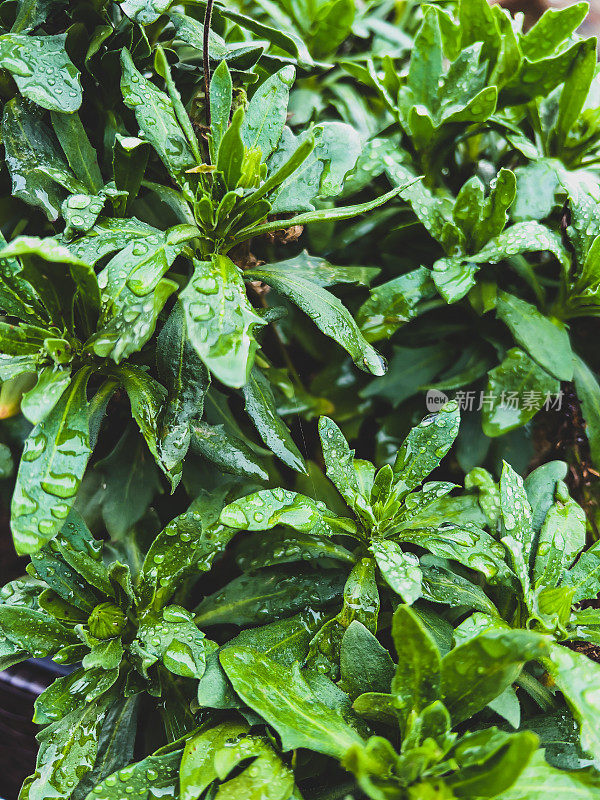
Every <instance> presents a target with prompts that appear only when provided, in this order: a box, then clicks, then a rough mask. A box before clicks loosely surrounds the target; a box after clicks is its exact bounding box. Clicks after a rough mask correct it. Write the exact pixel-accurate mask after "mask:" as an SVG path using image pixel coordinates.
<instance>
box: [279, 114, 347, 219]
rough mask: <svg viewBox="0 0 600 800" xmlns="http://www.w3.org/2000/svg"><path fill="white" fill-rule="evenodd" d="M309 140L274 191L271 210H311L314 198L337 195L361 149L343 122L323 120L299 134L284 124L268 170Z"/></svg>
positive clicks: (313, 207) (280, 164) (280, 166)
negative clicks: (310, 144)
mask: <svg viewBox="0 0 600 800" xmlns="http://www.w3.org/2000/svg"><path fill="white" fill-rule="evenodd" d="M309 139H312V140H313V141H314V147H313V149H312V152H311V153H310V154H309V155H308V156H307V157H306V158H305V160H304V161H303V162H302V164H301V166H300V167H298V169H296V170H295V171H294V172H293V173H292V174H291V175H290V177H289V178H287V180H285V181H284V182H283V184H282V185H281V188H280V189H278V190H277V192H276V199H275V200H274V202H273V212H276V213H281V212H292V211H295V212H302V211H307V212H310V211H314V210H315V204H314V200H315V198H317V197H335V196H336V195H338V194H339V193H340V192H341V190H342V187H343V184H344V178H345V176H346V175H347V174H348V173H349V172H350V171H351V170H352V169H353V168H354V166H355V164H356V161H357V159H358V156H359V155H360V152H361V146H362V141H361V138H360V135H359V134H358V133H357V131H355V130H354V128H352V127H351V126H350V125H346V124H345V123H343V122H324V123H322V124H320V125H317V126H315V127H314V128H312V129H310V130H309V131H307V132H306V133H302V134H300V135H299V136H294V134H293V133H292V132H291V130H290V129H289V128H288V127H285V128H284V129H283V135H282V137H281V142H280V145H279V148H278V149H277V150H276V151H275V152H274V153H273V155H272V157H271V159H270V161H269V171H270V173H271V174H273V173H275V171H276V170H278V169H280V168H282V167H283V165H284V164H285V163H286V162H287V161H288V159H290V158H291V157H292V155H293V153H294V152H296V151H297V149H298V148H299V147H300V146H301V145H302V144H303V143H305V142H307V141H308V140H309Z"/></svg>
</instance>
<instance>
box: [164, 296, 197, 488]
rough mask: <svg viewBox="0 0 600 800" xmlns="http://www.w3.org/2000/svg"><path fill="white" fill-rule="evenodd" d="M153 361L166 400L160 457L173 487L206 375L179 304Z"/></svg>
mask: <svg viewBox="0 0 600 800" xmlns="http://www.w3.org/2000/svg"><path fill="white" fill-rule="evenodd" d="M156 363H157V368H158V374H159V377H160V379H161V382H162V383H163V385H164V386H165V388H166V389H167V393H168V395H167V402H166V405H165V407H164V409H163V411H162V415H161V427H162V431H161V433H162V435H161V440H160V445H159V450H160V455H161V460H162V462H163V463H164V465H165V468H166V471H167V476H168V477H169V478H170V480H171V485H172V487H173V489H175V487H176V486H177V485H178V483H179V480H180V477H181V469H182V462H183V459H184V458H185V456H186V454H187V451H188V447H189V444H190V438H191V430H190V422H191V421H192V420H194V419H200V418H201V417H202V413H203V411H204V397H205V395H206V392H207V391H208V386H209V383H210V377H209V374H208V371H207V369H206V367H205V366H204V363H203V362H202V361H201V360H200V358H199V357H198V354H197V353H196V351H195V350H194V348H193V347H192V345H191V342H190V340H189V335H188V330H187V325H186V319H185V315H184V312H183V308H182V306H181V304H179V303H176V304H175V306H174V307H173V310H172V311H171V314H170V316H169V318H168V320H167V322H166V323H165V325H164V326H163V329H162V331H161V332H160V334H159V336H158V339H157V343H156Z"/></svg>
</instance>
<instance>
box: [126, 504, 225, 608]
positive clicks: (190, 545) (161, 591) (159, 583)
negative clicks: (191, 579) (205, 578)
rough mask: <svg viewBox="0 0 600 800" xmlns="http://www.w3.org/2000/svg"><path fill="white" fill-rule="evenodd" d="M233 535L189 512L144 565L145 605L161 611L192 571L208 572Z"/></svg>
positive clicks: (154, 547) (162, 538) (142, 599)
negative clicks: (206, 523) (205, 522)
mask: <svg viewBox="0 0 600 800" xmlns="http://www.w3.org/2000/svg"><path fill="white" fill-rule="evenodd" d="M232 536H233V532H232V531H230V530H227V529H224V528H223V526H222V525H212V526H211V525H205V526H203V524H202V515H201V514H200V513H199V512H197V511H193V510H190V511H187V512H184V513H183V514H180V515H179V516H178V517H175V519H174V520H172V521H171V522H169V524H168V525H167V526H166V527H165V528H164V529H163V530H162V531H161V532H160V533H159V534H158V536H157V537H156V538H155V539H154V541H153V542H152V544H151V545H150V549H149V550H148V553H147V554H146V557H145V558H144V562H143V564H142V567H141V570H140V575H139V584H138V594H139V597H140V603H141V604H142V605H144V606H148V607H150V606H152V607H154V608H160V607H161V606H162V605H164V603H165V602H166V601H167V600H168V599H169V598H170V597H171V596H172V595H173V594H174V593H175V591H176V589H177V588H178V586H179V584H180V583H181V582H182V581H183V579H184V578H185V577H186V576H187V575H189V574H190V573H191V572H192V571H197V572H208V570H209V569H210V567H211V565H212V562H213V560H214V559H215V557H216V556H217V555H218V553H220V552H221V551H222V550H224V549H225V546H226V545H227V543H228V542H229V540H230V539H231V537H232Z"/></svg>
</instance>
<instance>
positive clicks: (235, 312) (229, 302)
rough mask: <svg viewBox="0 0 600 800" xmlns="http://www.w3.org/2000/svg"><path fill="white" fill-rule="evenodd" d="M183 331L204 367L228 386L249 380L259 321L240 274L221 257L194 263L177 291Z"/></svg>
mask: <svg viewBox="0 0 600 800" xmlns="http://www.w3.org/2000/svg"><path fill="white" fill-rule="evenodd" d="M181 304H182V306H183V309H184V312H185V317H186V323H187V329H188V335H189V337H190V341H191V342H192V344H193V346H194V348H195V349H196V352H197V353H198V355H199V356H200V358H201V359H202V361H204V363H205V364H206V366H207V367H208V369H209V370H210V371H211V372H212V373H214V375H215V377H217V378H218V379H219V380H220V381H222V382H223V383H225V384H226V385H227V386H234V387H238V388H239V387H241V386H244V384H245V383H246V382H247V381H248V378H249V375H250V370H251V369H252V363H253V361H254V354H255V352H256V349H257V347H258V344H257V342H256V340H255V338H254V331H255V329H256V330H257V329H259V328H260V327H262V326H263V325H264V322H263V320H262V319H261V317H259V315H258V314H257V313H256V311H254V309H253V308H252V306H251V305H250V303H249V301H248V298H247V297H246V290H245V288H244V283H243V281H242V278H241V275H240V272H239V270H238V268H237V267H236V266H235V264H234V263H233V261H231V260H230V259H229V258H227V257H226V256H217V255H215V256H213V258H212V260H211V261H194V273H193V275H192V277H191V279H190V282H189V284H188V285H187V287H186V289H185V290H184V291H183V292H182V293H181Z"/></svg>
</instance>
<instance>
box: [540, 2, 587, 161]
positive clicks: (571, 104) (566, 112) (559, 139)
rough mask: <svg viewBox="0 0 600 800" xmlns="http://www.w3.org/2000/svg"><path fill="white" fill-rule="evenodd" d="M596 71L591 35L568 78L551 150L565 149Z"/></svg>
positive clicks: (559, 108)
mask: <svg viewBox="0 0 600 800" xmlns="http://www.w3.org/2000/svg"><path fill="white" fill-rule="evenodd" d="M578 7H579V9H580V10H581V11H583V13H585V11H586V10H587V9H586V8H585V6H584V5H583V3H580V4H578ZM563 10H565V11H566V10H567V9H563ZM525 38H527V37H525ZM595 74H596V48H595V46H594V40H593V39H588V40H587V41H586V42H585V46H584V47H582V48H581V49H580V50H579V51H578V52H577V54H576V56H575V58H574V59H573V63H572V65H571V67H570V69H569V74H568V75H567V77H566V79H565V84H564V87H563V89H562V92H561V94H560V100H559V103H558V114H557V117H556V121H555V123H554V125H553V126H552V130H551V132H550V136H549V142H548V149H549V150H550V152H552V153H556V154H560V153H561V152H562V150H563V148H564V146H565V144H566V142H567V138H568V136H569V133H570V131H571V129H572V128H573V126H574V125H575V123H576V122H577V120H578V118H579V116H580V114H581V111H582V109H583V107H584V104H585V101H586V99H587V97H588V93H589V91H590V86H591V83H592V80H593V79H594V75H595Z"/></svg>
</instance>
